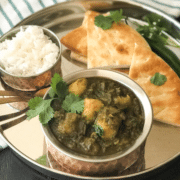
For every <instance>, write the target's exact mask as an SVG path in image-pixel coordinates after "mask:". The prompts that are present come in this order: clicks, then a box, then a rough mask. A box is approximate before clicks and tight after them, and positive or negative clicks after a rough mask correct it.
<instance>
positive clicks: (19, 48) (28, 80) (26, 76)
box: [0, 25, 61, 91]
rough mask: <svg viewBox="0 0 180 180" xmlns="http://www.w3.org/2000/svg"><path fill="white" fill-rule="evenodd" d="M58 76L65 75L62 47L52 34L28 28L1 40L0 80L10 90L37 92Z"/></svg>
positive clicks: (38, 27)
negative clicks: (62, 72) (62, 63)
mask: <svg viewBox="0 0 180 180" xmlns="http://www.w3.org/2000/svg"><path fill="white" fill-rule="evenodd" d="M55 73H59V74H61V44H60V41H59V38H58V37H57V36H56V35H55V33H53V32H52V31H51V30H49V29H47V28H45V27H41V26H35V25H25V26H19V27H16V28H13V29H12V30H10V31H9V32H8V33H6V34H5V35H4V36H2V37H1V38H0V76H1V78H2V79H3V81H4V82H5V83H6V84H7V85H8V86H10V87H12V88H14V89H17V90H22V91H35V90H38V89H41V88H42V87H46V86H48V85H49V84H50V82H51V77H52V76H53V75H54V74H55Z"/></svg>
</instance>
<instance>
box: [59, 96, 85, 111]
mask: <svg viewBox="0 0 180 180" xmlns="http://www.w3.org/2000/svg"><path fill="white" fill-rule="evenodd" d="M62 108H63V109H64V110H65V111H67V112H71V113H81V112H82V111H83V110H84V100H83V99H81V98H80V97H79V96H78V95H75V94H71V93H70V94H69V95H67V96H66V98H65V100H64V101H63V104H62Z"/></svg>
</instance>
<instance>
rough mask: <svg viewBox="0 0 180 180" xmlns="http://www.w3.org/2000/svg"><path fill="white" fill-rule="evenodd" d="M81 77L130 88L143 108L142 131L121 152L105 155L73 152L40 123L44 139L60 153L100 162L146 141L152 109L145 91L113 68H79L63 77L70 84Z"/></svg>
mask: <svg viewBox="0 0 180 180" xmlns="http://www.w3.org/2000/svg"><path fill="white" fill-rule="evenodd" d="M81 77H85V78H86V77H104V78H107V79H112V80H115V81H117V82H119V83H121V84H123V85H125V86H126V87H128V88H129V89H131V90H132V91H133V92H134V93H135V95H136V96H137V97H138V98H139V100H140V102H141V103H142V107H143V110H144V116H145V122H144V127H143V132H142V133H141V135H140V136H139V137H138V138H137V140H136V141H135V143H134V144H132V145H131V146H130V147H128V149H127V150H124V151H122V152H118V153H115V154H111V155H106V156H88V155H83V154H80V153H77V152H74V151H72V150H70V149H68V148H67V147H65V146H63V145H62V144H61V143H60V142H59V141H58V140H57V139H56V138H55V136H54V135H53V133H52V132H51V130H50V127H49V126H48V125H42V124H41V129H42V131H43V134H44V136H45V138H46V140H48V141H49V142H50V143H51V144H52V145H53V146H54V147H55V148H56V149H57V150H58V151H59V152H60V153H63V154H64V155H66V156H69V157H71V158H73V159H76V160H79V161H85V162H91V163H101V162H109V161H113V160H117V159H120V158H122V157H125V156H128V154H130V153H132V152H133V151H135V150H136V149H137V148H138V147H140V146H141V145H142V143H143V142H145V141H146V139H147V137H148V135H149V133H150V130H151V127H152V121H153V109H152V105H151V102H150V100H149V97H148V96H147V94H146V93H145V91H144V90H143V89H142V88H141V87H140V86H139V85H138V84H137V83H136V82H135V81H134V80H132V79H130V78H129V77H128V76H127V75H126V74H124V73H121V72H118V71H115V70H107V69H88V70H81V71H77V72H74V73H71V74H69V75H67V76H65V77H64V78H63V79H64V81H65V82H66V83H67V84H70V83H71V82H73V81H75V80H76V79H78V78H81ZM49 90H50V89H49ZM49 90H48V91H47V92H46V94H45V95H44V99H46V98H47V96H48V92H49Z"/></svg>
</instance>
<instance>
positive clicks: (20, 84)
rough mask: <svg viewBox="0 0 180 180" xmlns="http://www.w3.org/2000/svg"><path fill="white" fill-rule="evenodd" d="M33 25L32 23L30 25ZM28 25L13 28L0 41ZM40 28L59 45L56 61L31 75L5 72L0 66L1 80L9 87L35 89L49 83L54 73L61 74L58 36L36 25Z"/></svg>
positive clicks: (25, 89)
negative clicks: (40, 71)
mask: <svg viewBox="0 0 180 180" xmlns="http://www.w3.org/2000/svg"><path fill="white" fill-rule="evenodd" d="M30 26H33V25H30ZM28 27H29V26H28V25H26V26H19V27H16V28H13V29H12V30H10V31H9V32H8V33H6V34H5V35H4V36H2V37H1V38H0V43H1V42H3V41H5V40H6V39H12V38H13V37H15V35H16V34H17V33H18V32H19V31H20V28H23V29H27V28H28ZM38 27H39V28H41V29H42V30H43V32H44V34H45V35H47V36H48V37H50V39H51V40H52V42H54V43H55V44H56V45H57V46H58V47H59V54H58V57H57V61H56V63H55V64H54V65H53V66H51V67H49V68H48V69H47V70H45V71H44V72H42V73H39V74H35V75H31V76H17V75H14V74H11V73H9V72H7V71H6V70H5V69H3V67H1V66H0V77H1V78H2V79H3V81H4V82H5V83H6V84H7V85H8V86H10V87H12V88H14V89H17V90H21V91H36V90H38V89H41V88H43V87H46V86H48V85H49V84H50V83H51V78H52V77H53V76H54V74H55V73H58V74H61V43H60V40H59V38H58V37H57V36H56V34H55V33H53V32H52V31H51V30H49V29H47V28H44V27H41V26H38Z"/></svg>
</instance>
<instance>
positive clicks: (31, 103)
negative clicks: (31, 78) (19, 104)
mask: <svg viewBox="0 0 180 180" xmlns="http://www.w3.org/2000/svg"><path fill="white" fill-rule="evenodd" d="M42 101H43V98H42V97H34V98H32V99H30V100H29V102H28V106H29V108H30V109H35V108H36V107H37V106H38V105H39V104H40V103H41V102H42Z"/></svg>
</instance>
